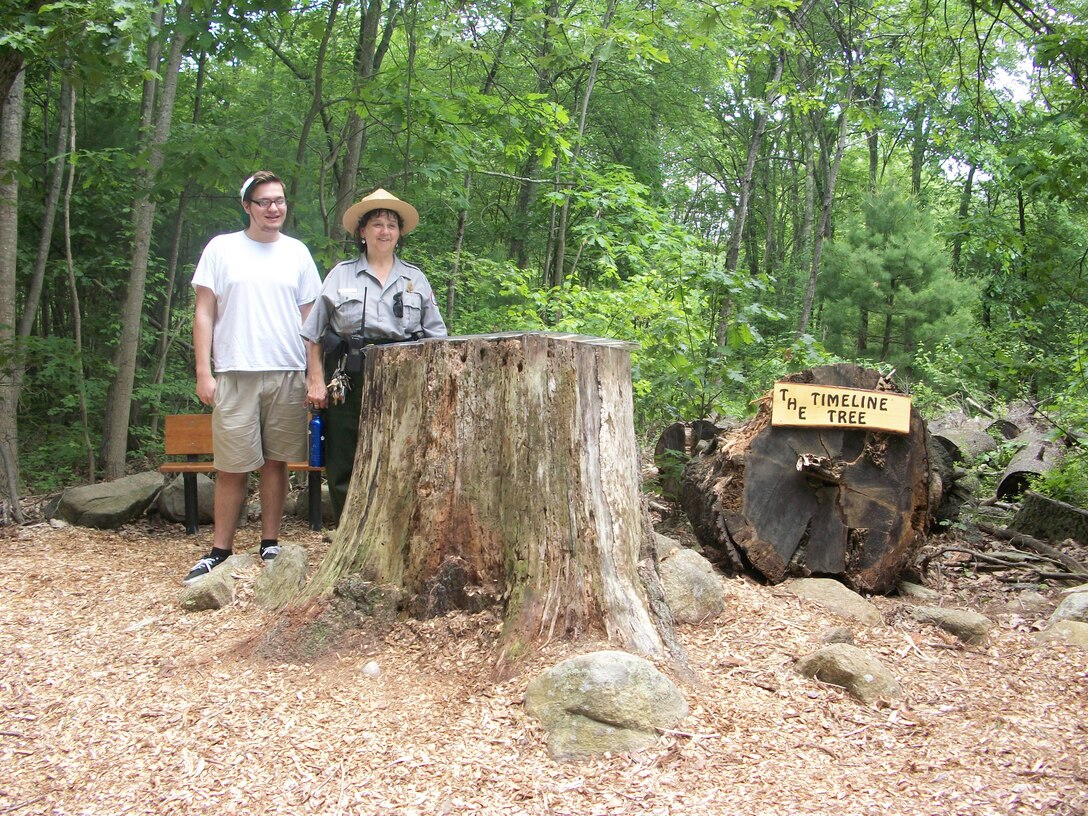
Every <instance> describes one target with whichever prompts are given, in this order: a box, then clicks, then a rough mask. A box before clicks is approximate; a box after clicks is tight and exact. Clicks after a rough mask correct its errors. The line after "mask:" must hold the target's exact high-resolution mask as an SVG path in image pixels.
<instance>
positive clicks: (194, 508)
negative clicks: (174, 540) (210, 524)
mask: <svg viewBox="0 0 1088 816" xmlns="http://www.w3.org/2000/svg"><path fill="white" fill-rule="evenodd" d="M182 478H183V479H184V480H185V532H186V533H188V534H189V535H193V534H194V533H196V532H197V531H198V530H199V529H200V524H199V520H200V515H199V510H200V508H199V506H198V503H197V497H196V474H195V473H183V474H182Z"/></svg>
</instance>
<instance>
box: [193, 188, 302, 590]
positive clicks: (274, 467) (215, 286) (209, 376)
mask: <svg viewBox="0 0 1088 816" xmlns="http://www.w3.org/2000/svg"><path fill="white" fill-rule="evenodd" d="M240 192H241V198H242V209H243V210H245V212H246V215H247V216H248V225H247V226H246V229H245V230H243V231H242V232H233V233H227V234H224V235H217V236H216V237H214V238H212V240H211V241H209V242H208V245H207V246H206V247H205V248H204V252H203V254H202V255H201V256H200V262H199V263H198V264H197V267H196V273H195V274H194V275H193V288H194V289H195V290H196V312H195V315H194V318H193V346H194V349H195V353H196V395H197V396H198V397H199V398H200V401H201V402H203V403H204V404H205V405H211V406H213V410H212V448H213V451H214V464H215V469H216V479H215V534H214V538H213V543H212V551H211V554H210V555H208V556H207V557H206V558H202V559H200V561H198V562H197V563H196V564H195V565H194V566H193V569H192V571H190V572H189V574H188V575H187V576H186V577H185V583H187V584H188V583H191V582H193V581H195V580H197V579H198V578H201V577H203V576H204V575H207V574H208V573H209V572H211V571H212V570H213V569H214V568H215V567H217V566H219V565H220V564H221V563H223V562H224V561H226V560H227V558H228V557H230V555H231V553H232V552H233V550H234V532H235V528H236V527H237V524H238V516H239V514H240V513H241V510H242V504H243V502H245V499H246V482H247V478H248V475H249V472H250V471H251V470H259V471H260V473H261V484H260V496H261V558H263V559H264V560H266V561H270V560H271V559H273V558H275V557H276V555H277V554H278V553H279V532H280V523H281V522H282V520H283V505H284V501H285V499H286V496H287V463H288V462H291V461H295V462H297V461H300V460H303V459H305V458H306V405H305V402H306V351H305V348H304V346H303V343H302V337H301V336H300V335H299V331H300V329H301V327H302V321H303V320H305V319H306V316H307V315H308V314H309V313H310V308H311V307H312V306H313V302H314V300H315V299H316V298H317V295H318V292H319V291H320V289H321V278H320V277H319V275H318V273H317V266H316V265H315V264H314V260H313V258H312V257H311V256H310V252H309V250H308V249H306V247H305V245H304V244H303V243H302V242H301V241H298V240H296V239H294V238H291V237H289V236H287V235H284V234H283V233H282V232H281V231H280V230H281V229H282V227H283V223H284V221H285V220H286V218H287V201H286V198H285V195H284V187H283V182H282V181H280V179H279V178H277V177H276V176H275V174H273V173H271V172H269V171H267V170H261V171H259V172H257V173H254V174H253V175H252V176H250V177H249V178H248V179H246V181H245V183H244V184H243V185H242V189H241V191H240ZM213 364H214V368H213Z"/></svg>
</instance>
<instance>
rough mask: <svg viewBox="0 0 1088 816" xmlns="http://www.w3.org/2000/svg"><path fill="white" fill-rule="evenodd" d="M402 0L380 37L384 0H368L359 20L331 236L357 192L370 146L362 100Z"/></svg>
mask: <svg viewBox="0 0 1088 816" xmlns="http://www.w3.org/2000/svg"><path fill="white" fill-rule="evenodd" d="M399 5H400V3H399V0H392V2H391V3H390V4H389V10H388V15H389V17H388V20H387V22H386V25H385V29H384V30H383V32H382V38H381V40H380V41H379V40H378V29H379V24H380V23H381V17H382V0H368V2H367V3H366V5H365V7H364V13H363V17H362V20H361V21H360V23H359V42H358V46H357V48H356V52H355V82H354V86H353V88H352V95H351V104H350V105H349V107H348V116H347V121H346V122H345V124H344V143H345V145H346V149H345V151H344V166H343V169H342V171H341V173H340V183H339V186H338V189H337V193H336V204H335V207H334V208H333V218H332V220H331V222H330V223H329V235H338V234H339V232H338V230H339V224H340V222H341V220H342V219H343V216H344V213H345V212H346V211H347V209H348V207H350V206H351V204H352V199H353V198H354V197H355V192H356V177H357V176H358V175H359V163H360V160H361V158H362V155H363V149H364V148H365V146H366V122H365V121H364V119H363V117H362V115H361V114H360V113H359V110H358V108H359V106H358V99H359V96H360V95H361V94H362V90H363V88H365V87H366V85H367V84H368V83H369V82H370V81H371V80H372V79H373V78H374V76H375V75H376V74H377V73H378V70H379V69H380V68H381V64H382V59H383V58H384V57H385V52H386V51H387V50H388V48H389V41H390V40H391V39H392V37H393V29H394V28H395V27H396V22H397V17H398V16H399V15H400V9H399Z"/></svg>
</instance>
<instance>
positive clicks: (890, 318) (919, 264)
mask: <svg viewBox="0 0 1088 816" xmlns="http://www.w3.org/2000/svg"><path fill="white" fill-rule="evenodd" d="M819 296H820V298H821V300H822V308H821V323H822V326H823V330H824V331H825V332H826V336H827V339H826V341H825V342H826V343H827V345H828V347H829V348H831V349H833V350H835V351H837V352H839V353H841V354H849V355H855V354H856V355H857V356H859V357H862V358H867V359H870V360H876V361H882V362H883V361H888V362H893V363H895V364H896V365H898V366H900V367H903V368H907V367H909V366H910V364H911V359H912V353H913V351H914V348H915V346H916V344H919V343H924V342H926V340H927V339H930V338H932V339H939V338H941V337H944V336H946V335H947V333H948V331H950V330H951V325H944V324H943V321H944V320H945V319H946V318H949V317H952V318H953V319H952V320H951V321H950V323H951V324H952V325H955V324H960V323H962V318H961V319H957V318H955V317H954V315H955V314H956V312H957V311H958V310H960V311H966V309H967V307H968V306H969V303H970V297H971V287H970V286H968V285H967V284H965V283H964V282H962V281H959V280H956V279H955V278H953V277H952V275H951V273H950V272H949V270H948V261H947V255H946V253H945V249H944V247H943V246H942V244H941V243H940V241H939V240H938V238H937V235H936V230H935V229H934V228H933V226H932V224H931V221H930V219H929V218H928V217H927V216H926V214H925V213H924V212H922V211H921V210H919V209H918V208H917V206H916V205H915V203H914V202H913V201H912V200H911V199H909V198H904V197H901V196H898V195H896V194H895V193H894V192H893V191H891V190H885V191H882V192H879V193H877V194H875V195H873V196H870V197H867V198H866V199H865V200H864V201H863V202H862V206H861V211H860V213H859V214H858V217H857V218H855V219H852V220H851V222H850V223H849V225H848V227H847V228H846V229H845V230H844V231H843V234H842V235H841V236H840V237H839V238H837V239H836V240H835V241H833V242H831V243H830V244H829V245H828V247H827V251H826V256H825V261H824V274H823V277H822V278H821V282H820V287H819Z"/></svg>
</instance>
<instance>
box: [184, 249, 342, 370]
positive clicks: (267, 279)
mask: <svg viewBox="0 0 1088 816" xmlns="http://www.w3.org/2000/svg"><path fill="white" fill-rule="evenodd" d="M197 286H206V287H207V288H208V289H211V290H212V292H213V293H214V294H215V300H216V309H215V323H214V325H213V326H212V366H213V368H214V370H215V371H216V373H221V372H224V371H305V370H306V349H305V346H304V345H303V343H302V338H301V337H300V336H299V331H300V329H301V327H302V316H301V314H300V313H299V307H300V306H304V305H305V304H307V303H312V302H313V301H314V300H315V299H316V298H317V295H318V293H319V292H320V291H321V277H320V276H319V275H318V273H317V265H316V264H314V259H313V258H312V257H311V256H310V251H309V250H308V249H306V245H305V244H303V243H302V242H301V241H299V240H298V239H296V238H291V237H290V236H287V235H283V234H281V235H280V237H279V240H276V241H273V242H271V243H262V242H260V241H254V240H253V239H252V238H250V237H249V236H248V235H246V234H245V232H231V233H226V234H224V235H217V236H215V237H214V238H212V239H211V240H210V241H209V242H208V245H207V246H206V247H205V248H204V252H203V253H202V254H201V256H200V261H199V262H198V263H197V265H196V273H195V274H194V275H193V287H194V288H195V287H197Z"/></svg>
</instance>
